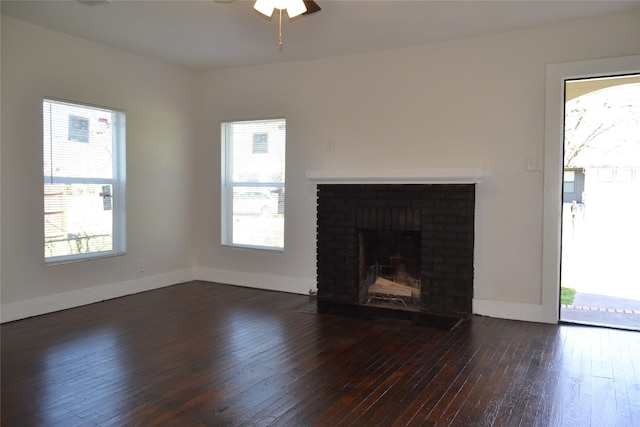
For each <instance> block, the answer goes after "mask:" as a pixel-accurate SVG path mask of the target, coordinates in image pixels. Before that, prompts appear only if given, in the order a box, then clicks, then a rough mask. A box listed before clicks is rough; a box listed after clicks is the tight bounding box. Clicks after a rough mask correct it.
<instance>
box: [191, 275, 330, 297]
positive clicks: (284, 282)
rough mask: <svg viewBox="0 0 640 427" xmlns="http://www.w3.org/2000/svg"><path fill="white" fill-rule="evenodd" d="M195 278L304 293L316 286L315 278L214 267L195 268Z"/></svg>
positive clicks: (314, 288)
mask: <svg viewBox="0 0 640 427" xmlns="http://www.w3.org/2000/svg"><path fill="white" fill-rule="evenodd" d="M196 278H197V280H204V281H207V282H217V283H226V284H228V285H237V286H245V287H248V288H257V289H267V290H271V291H279V292H289V293H292V294H305V295H306V294H308V293H309V290H310V289H312V290H314V291H315V290H316V287H317V282H316V280H315V278H314V279H301V278H297V277H288V276H273V275H267V274H256V273H246V272H243V271H231V270H219V269H215V268H198V269H196Z"/></svg>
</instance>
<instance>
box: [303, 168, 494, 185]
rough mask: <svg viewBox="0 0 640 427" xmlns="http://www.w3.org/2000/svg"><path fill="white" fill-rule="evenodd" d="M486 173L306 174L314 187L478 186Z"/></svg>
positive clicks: (392, 171) (464, 170) (379, 171)
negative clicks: (385, 185)
mask: <svg viewBox="0 0 640 427" xmlns="http://www.w3.org/2000/svg"><path fill="white" fill-rule="evenodd" d="M487 175H488V173H487V171H486V170H485V169H478V168H449V169H367V170H339V171H335V170H333V171H331V170H322V171H307V173H306V177H307V179H308V180H310V181H312V182H314V183H315V184H477V183H479V182H480V181H482V179H483V178H484V177H486V176H487Z"/></svg>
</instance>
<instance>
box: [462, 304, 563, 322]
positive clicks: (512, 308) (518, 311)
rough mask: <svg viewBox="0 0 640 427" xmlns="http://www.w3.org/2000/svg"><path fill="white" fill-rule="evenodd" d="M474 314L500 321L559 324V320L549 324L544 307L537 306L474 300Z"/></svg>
mask: <svg viewBox="0 0 640 427" xmlns="http://www.w3.org/2000/svg"><path fill="white" fill-rule="evenodd" d="M473 313H474V314H478V315H480V316H489V317H497V318H500V319H510V320H523V321H526V322H543V323H557V320H556V321H555V322H549V321H548V320H547V319H546V318H545V316H544V310H543V308H542V306H541V305H536V304H524V303H517V302H506V301H492V300H480V299H474V300H473Z"/></svg>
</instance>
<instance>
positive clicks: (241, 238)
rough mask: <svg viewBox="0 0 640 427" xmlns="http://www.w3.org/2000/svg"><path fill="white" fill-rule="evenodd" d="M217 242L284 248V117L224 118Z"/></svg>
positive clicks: (263, 247)
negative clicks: (219, 228)
mask: <svg viewBox="0 0 640 427" xmlns="http://www.w3.org/2000/svg"><path fill="white" fill-rule="evenodd" d="M221 131H222V182H221V184H222V185H221V187H222V191H221V193H222V201H221V202H222V203H221V204H222V244H223V245H228V246H241V247H252V248H260V249H271V250H283V249H284V193H285V179H284V175H285V174H284V172H285V146H286V121H285V119H274V120H254V121H235V122H225V123H222V126H221Z"/></svg>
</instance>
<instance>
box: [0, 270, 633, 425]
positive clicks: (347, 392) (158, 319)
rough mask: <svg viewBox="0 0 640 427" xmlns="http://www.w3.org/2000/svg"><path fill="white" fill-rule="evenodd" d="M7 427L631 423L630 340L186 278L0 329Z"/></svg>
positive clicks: (625, 334) (616, 333)
mask: <svg viewBox="0 0 640 427" xmlns="http://www.w3.org/2000/svg"><path fill="white" fill-rule="evenodd" d="M1 334H2V360H1V363H2V372H1V373H2V383H1V393H2V395H1V398H2V407H1V409H2V426H5V427H9V426H65V427H71V426H92V425H99V426H103V425H104V426H199V425H212V426H226V425H230V426H245V425H246V426H356V425H363V426H404V425H422V426H432V425H438V426H440V425H455V426H476V425H477V426H485V425H495V426H518V425H521V426H553V425H566V426H590V425H591V426H615V425H618V426H634V425H636V426H640V334H639V333H638V332H630V331H621V330H613V329H604V328H594V327H582V326H570V325H560V326H557V325H544V324H535V323H526V322H517V321H507V320H498V319H492V318H485V317H477V316H476V317H474V318H472V319H471V320H468V321H465V322H464V323H462V324H460V325H458V326H456V327H455V328H454V329H452V330H450V331H445V330H440V329H435V328H429V327H424V326H414V325H411V324H408V323H405V322H400V321H394V320H361V319H354V318H348V317H341V316H336V315H326V314H318V313H317V311H316V306H315V299H314V298H313V297H307V296H301V295H291V294H285V293H277V292H269V291H260V290H255V289H246V288H239V287H233V286H226V285H219V284H212V283H204V282H192V283H187V284H182V285H176V286H172V287H168V288H163V289H159V290H154V291H150V292H145V293H141V294H137V295H132V296H128V297H124V298H119V299H114V300H110V301H105V302H101V303H98V304H92V305H89V306H84V307H79V308H75V309H72V310H67V311H63V312H58V313H52V314H48V315H44V316H40V317H35V318H31V319H25V320H21V321H17V322H12V323H7V324H4V325H2V328H1Z"/></svg>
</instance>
